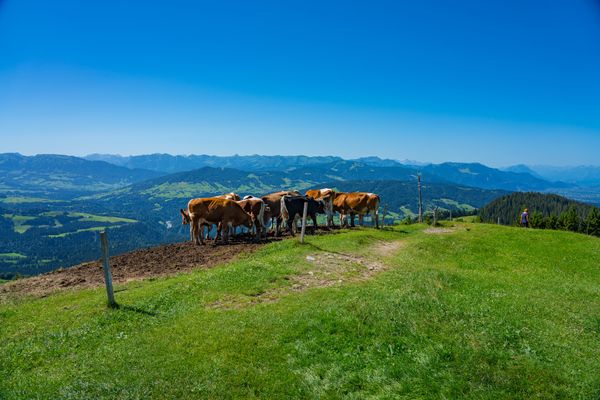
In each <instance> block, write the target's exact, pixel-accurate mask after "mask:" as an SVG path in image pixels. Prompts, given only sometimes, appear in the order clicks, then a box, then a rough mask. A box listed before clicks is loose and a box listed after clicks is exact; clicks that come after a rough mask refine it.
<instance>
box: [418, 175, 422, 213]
mask: <svg viewBox="0 0 600 400" xmlns="http://www.w3.org/2000/svg"><path fill="white" fill-rule="evenodd" d="M417 179H418V181H419V223H421V222H423V196H422V195H421V174H418V175H417Z"/></svg>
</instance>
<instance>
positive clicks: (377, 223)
mask: <svg viewBox="0 0 600 400" xmlns="http://www.w3.org/2000/svg"><path fill="white" fill-rule="evenodd" d="M373 215H375V228H377V229H379V207H377V208H376V209H375V211H374V212H373Z"/></svg>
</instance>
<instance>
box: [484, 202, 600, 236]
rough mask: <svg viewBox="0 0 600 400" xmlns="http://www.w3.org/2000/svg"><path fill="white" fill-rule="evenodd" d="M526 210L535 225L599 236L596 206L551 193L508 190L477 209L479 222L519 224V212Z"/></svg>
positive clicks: (531, 222)
mask: <svg viewBox="0 0 600 400" xmlns="http://www.w3.org/2000/svg"><path fill="white" fill-rule="evenodd" d="M526 208H527V209H528V210H529V225H530V227H531V228H536V229H558V230H565V231H571V232H578V233H585V234H588V235H593V236H600V210H599V209H598V208H597V207H595V206H592V205H590V204H585V203H581V202H577V201H574V200H570V199H567V198H565V197H562V196H558V195H555V194H544V193H531V192H527V193H522V192H517V193H512V194H510V195H507V196H503V197H500V198H498V199H496V200H494V201H492V202H491V203H489V204H488V205H486V206H485V207H483V208H482V209H480V210H479V216H480V217H481V220H482V221H483V222H488V223H498V221H499V222H500V223H501V224H503V225H519V224H520V222H521V213H522V212H523V210H524V209H526Z"/></svg>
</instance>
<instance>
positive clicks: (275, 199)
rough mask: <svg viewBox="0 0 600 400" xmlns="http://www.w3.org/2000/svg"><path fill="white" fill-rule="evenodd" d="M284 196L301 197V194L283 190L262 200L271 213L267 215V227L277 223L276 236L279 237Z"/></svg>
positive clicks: (295, 191)
mask: <svg viewBox="0 0 600 400" xmlns="http://www.w3.org/2000/svg"><path fill="white" fill-rule="evenodd" d="M283 196H300V192H298V191H297V190H282V191H280V192H275V193H271V194H268V195H266V196H263V197H262V200H263V201H264V202H265V204H266V205H267V207H269V212H268V213H265V218H266V219H265V226H269V225H272V224H273V221H275V235H276V236H279V228H280V225H281V223H282V221H283V219H282V217H281V198H282V197H283Z"/></svg>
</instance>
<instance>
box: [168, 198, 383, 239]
mask: <svg viewBox="0 0 600 400" xmlns="http://www.w3.org/2000/svg"><path fill="white" fill-rule="evenodd" d="M379 202H380V199H379V196H378V195H376V194H374V193H363V192H352V193H343V192H336V191H335V190H332V189H316V190H309V191H307V192H306V194H305V195H302V194H300V192H298V191H295V190H287V191H281V192H276V193H271V194H268V195H266V196H263V197H254V196H246V197H244V198H243V199H240V196H238V195H237V194H235V193H229V194H224V195H221V196H215V197H205V198H198V199H192V200H190V201H189V203H188V207H187V210H183V209H180V210H179V211H180V212H181V215H182V216H183V220H182V223H183V224H184V225H187V224H189V225H190V238H191V240H192V241H193V242H195V243H196V244H204V238H205V235H204V228H207V232H206V238H208V236H209V233H210V230H211V228H212V226H213V225H217V233H216V235H215V239H214V240H215V242H216V241H217V239H218V238H219V236H220V237H221V239H222V240H223V241H228V240H229V238H230V236H231V233H232V232H234V230H235V228H236V227H239V226H244V227H246V228H248V229H249V230H250V231H251V232H252V233H253V235H254V237H256V238H262V237H265V236H266V234H267V230H268V229H269V227H270V226H274V229H275V235H276V236H279V234H280V231H281V229H282V228H284V225H285V227H287V229H288V230H289V231H290V233H292V234H295V230H296V226H297V220H298V219H300V218H302V214H303V212H304V204H305V203H307V219H308V218H310V219H311V220H312V229H313V232H314V230H315V229H316V227H317V214H325V215H326V216H327V226H328V227H333V226H334V222H333V216H334V213H336V212H337V213H339V216H340V226H342V227H346V226H348V218H350V226H352V227H354V217H355V216H356V215H358V220H359V224H360V225H362V224H363V219H364V216H365V215H367V214H370V215H371V216H372V217H373V218H374V219H375V225H376V227H377V228H379Z"/></svg>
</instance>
